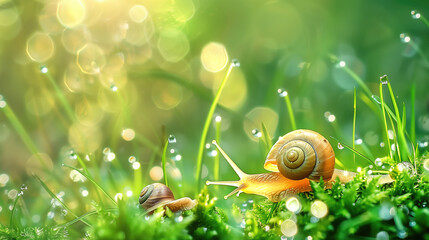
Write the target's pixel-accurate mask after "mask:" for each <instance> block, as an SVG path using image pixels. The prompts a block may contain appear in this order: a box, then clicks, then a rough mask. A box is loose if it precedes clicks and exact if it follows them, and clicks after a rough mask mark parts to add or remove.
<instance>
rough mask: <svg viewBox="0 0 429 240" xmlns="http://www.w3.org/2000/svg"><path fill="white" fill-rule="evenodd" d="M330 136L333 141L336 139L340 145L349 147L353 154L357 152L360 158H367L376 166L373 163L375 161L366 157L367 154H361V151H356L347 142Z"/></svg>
mask: <svg viewBox="0 0 429 240" xmlns="http://www.w3.org/2000/svg"><path fill="white" fill-rule="evenodd" d="M330 137H331V138H332V139H334V140H335V141H337V142H338V143H339V144H341V145H342V146H344V147H346V148H347V149H349V150H350V151H352V152H353V153H355V154H357V155H359V156H361V157H362V158H364V159H366V160H368V161H369V162H370V163H372V165H373V166H376V165H375V162H374V161H373V160H371V159H370V158H369V157H367V156H365V155H363V154H362V153H360V152H358V151H356V149H354V148H353V147H351V146H349V145H347V144H345V143H342V142H340V140H338V139H337V138H335V137H333V136H330Z"/></svg>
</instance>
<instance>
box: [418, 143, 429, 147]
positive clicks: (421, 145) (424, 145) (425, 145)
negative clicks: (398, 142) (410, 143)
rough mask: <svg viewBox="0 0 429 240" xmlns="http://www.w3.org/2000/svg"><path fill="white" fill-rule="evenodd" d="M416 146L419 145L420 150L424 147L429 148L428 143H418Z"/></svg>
mask: <svg viewBox="0 0 429 240" xmlns="http://www.w3.org/2000/svg"><path fill="white" fill-rule="evenodd" d="M418 144H419V147H421V148H425V147H427V146H429V143H428V141H423V142H419V143H418Z"/></svg>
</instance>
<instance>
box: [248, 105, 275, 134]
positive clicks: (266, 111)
mask: <svg viewBox="0 0 429 240" xmlns="http://www.w3.org/2000/svg"><path fill="white" fill-rule="evenodd" d="M278 122H279V115H278V114H277V113H276V112H275V111H273V110H272V109H271V108H267V107H255V108H253V109H252V110H250V112H248V113H247V114H246V118H245V120H244V125H243V127H244V132H245V133H246V134H247V136H249V138H250V139H252V140H254V141H259V139H258V138H257V137H255V136H253V134H252V130H254V129H259V130H261V128H262V123H264V125H265V127H266V128H267V131H268V134H269V135H270V136H274V133H275V131H276V128H277V124H278Z"/></svg>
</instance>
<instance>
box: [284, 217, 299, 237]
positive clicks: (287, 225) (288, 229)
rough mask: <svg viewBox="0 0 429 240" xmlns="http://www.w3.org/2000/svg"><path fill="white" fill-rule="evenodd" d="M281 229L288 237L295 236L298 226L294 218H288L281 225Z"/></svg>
mask: <svg viewBox="0 0 429 240" xmlns="http://www.w3.org/2000/svg"><path fill="white" fill-rule="evenodd" d="M280 230H281V232H282V233H283V234H284V235H285V236H286V237H293V236H295V235H296V234H297V233H298V226H297V225H296V222H294V221H293V220H291V219H286V220H284V221H283V222H282V224H281V225H280Z"/></svg>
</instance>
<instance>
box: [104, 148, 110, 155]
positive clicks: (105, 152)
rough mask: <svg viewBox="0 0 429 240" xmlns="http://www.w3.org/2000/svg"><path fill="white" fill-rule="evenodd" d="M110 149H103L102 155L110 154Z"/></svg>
mask: <svg viewBox="0 0 429 240" xmlns="http://www.w3.org/2000/svg"><path fill="white" fill-rule="evenodd" d="M110 151H111V150H110V148H108V147H105V148H104V149H103V154H104V155H107V154H108V153H110Z"/></svg>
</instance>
